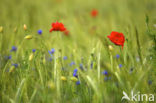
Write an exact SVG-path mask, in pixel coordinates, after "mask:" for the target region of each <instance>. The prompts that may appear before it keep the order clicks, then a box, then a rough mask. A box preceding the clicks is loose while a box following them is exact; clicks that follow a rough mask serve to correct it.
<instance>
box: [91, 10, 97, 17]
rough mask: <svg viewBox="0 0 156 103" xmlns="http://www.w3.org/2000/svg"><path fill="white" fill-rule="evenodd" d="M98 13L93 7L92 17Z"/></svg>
mask: <svg viewBox="0 0 156 103" xmlns="http://www.w3.org/2000/svg"><path fill="white" fill-rule="evenodd" d="M97 15H98V11H97V10H95V9H93V10H92V11H91V16H92V17H96V16H97Z"/></svg>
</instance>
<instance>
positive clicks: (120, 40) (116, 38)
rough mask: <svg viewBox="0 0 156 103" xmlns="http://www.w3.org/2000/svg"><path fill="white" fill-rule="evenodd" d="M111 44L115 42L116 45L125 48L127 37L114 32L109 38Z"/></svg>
mask: <svg viewBox="0 0 156 103" xmlns="http://www.w3.org/2000/svg"><path fill="white" fill-rule="evenodd" d="M107 37H108V38H109V39H110V40H111V42H113V43H114V44H115V45H118V46H122V49H123V46H124V42H125V36H124V35H123V33H119V32H116V31H112V32H111V34H110V35H109V36H107Z"/></svg>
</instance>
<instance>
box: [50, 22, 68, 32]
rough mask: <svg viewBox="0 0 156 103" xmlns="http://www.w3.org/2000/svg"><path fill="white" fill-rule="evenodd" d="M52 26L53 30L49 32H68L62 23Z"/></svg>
mask: <svg viewBox="0 0 156 103" xmlns="http://www.w3.org/2000/svg"><path fill="white" fill-rule="evenodd" d="M51 26H52V28H51V29H50V31H49V32H52V31H65V30H66V28H65V27H64V25H63V24H62V23H59V22H57V21H56V23H52V24H51Z"/></svg>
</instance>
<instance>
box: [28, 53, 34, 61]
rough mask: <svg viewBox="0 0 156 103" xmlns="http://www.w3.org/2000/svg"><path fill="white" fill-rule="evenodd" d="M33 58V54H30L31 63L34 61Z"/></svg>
mask: <svg viewBox="0 0 156 103" xmlns="http://www.w3.org/2000/svg"><path fill="white" fill-rule="evenodd" d="M33 57H34V55H33V53H32V54H30V56H29V61H32V59H33Z"/></svg>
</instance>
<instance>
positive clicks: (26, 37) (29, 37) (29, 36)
mask: <svg viewBox="0 0 156 103" xmlns="http://www.w3.org/2000/svg"><path fill="white" fill-rule="evenodd" d="M32 38H33V36H32V35H27V36H25V39H27V40H29V39H32Z"/></svg>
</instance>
